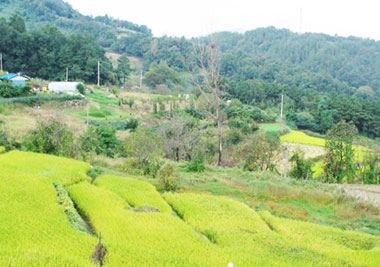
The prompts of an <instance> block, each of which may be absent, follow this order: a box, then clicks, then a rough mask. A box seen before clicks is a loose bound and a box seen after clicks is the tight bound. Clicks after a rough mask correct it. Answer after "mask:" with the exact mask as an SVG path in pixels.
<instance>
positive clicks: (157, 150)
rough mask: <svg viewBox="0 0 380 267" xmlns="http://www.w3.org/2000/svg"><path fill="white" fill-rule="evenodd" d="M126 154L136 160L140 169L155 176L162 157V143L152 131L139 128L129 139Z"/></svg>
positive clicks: (125, 149)
mask: <svg viewBox="0 0 380 267" xmlns="http://www.w3.org/2000/svg"><path fill="white" fill-rule="evenodd" d="M124 153H125V155H126V156H128V157H132V158H136V159H137V161H138V165H139V168H140V169H145V170H146V171H145V172H147V174H152V175H153V176H154V175H155V172H156V171H155V169H156V166H157V162H158V159H159V157H160V156H161V155H162V143H161V140H160V139H159V138H158V137H157V136H156V135H155V134H153V133H152V132H151V131H150V130H148V129H142V128H138V129H137V131H136V132H134V133H132V134H131V135H130V136H128V137H127V139H126V142H125V146H124Z"/></svg>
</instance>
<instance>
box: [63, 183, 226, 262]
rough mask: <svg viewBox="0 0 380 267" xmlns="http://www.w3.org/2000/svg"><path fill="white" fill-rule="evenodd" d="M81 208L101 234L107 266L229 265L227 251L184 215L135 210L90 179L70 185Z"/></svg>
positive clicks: (73, 196) (70, 189) (71, 194)
mask: <svg viewBox="0 0 380 267" xmlns="http://www.w3.org/2000/svg"><path fill="white" fill-rule="evenodd" d="M68 190H69V193H70V196H71V197H72V199H73V200H74V202H75V203H76V204H77V206H78V207H79V209H80V210H81V211H82V212H83V213H84V214H85V215H86V216H87V217H88V218H89V219H90V221H91V223H92V225H93V227H94V228H95V231H96V232H97V233H101V235H102V238H103V243H104V244H105V245H106V246H107V250H108V252H107V256H106V262H105V265H107V266H227V264H228V259H227V256H226V255H225V253H223V251H222V250H221V249H220V248H218V247H217V246H216V245H214V244H212V243H211V242H208V241H207V240H205V239H203V238H202V237H201V235H199V234H198V233H196V232H195V231H194V230H193V229H192V228H191V227H189V226H188V225H186V224H185V223H184V222H183V221H182V220H181V219H180V218H178V217H176V216H173V215H169V214H167V213H161V212H147V213H145V212H141V213H140V212H139V213H137V212H134V211H132V210H129V209H128V208H127V203H126V202H125V201H124V200H123V199H122V198H121V197H120V196H118V195H117V194H115V193H113V192H111V191H108V190H106V189H105V188H103V187H97V186H94V185H91V184H89V183H87V182H82V183H79V184H75V185H72V186H70V187H69V188H68Z"/></svg>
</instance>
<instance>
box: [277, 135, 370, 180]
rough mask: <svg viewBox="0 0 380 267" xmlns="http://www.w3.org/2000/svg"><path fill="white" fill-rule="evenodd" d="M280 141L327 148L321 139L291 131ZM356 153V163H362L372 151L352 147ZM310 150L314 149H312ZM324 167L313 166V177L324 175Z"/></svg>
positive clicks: (318, 162) (315, 164) (316, 163)
mask: <svg viewBox="0 0 380 267" xmlns="http://www.w3.org/2000/svg"><path fill="white" fill-rule="evenodd" d="M280 140H281V141H282V142H290V143H295V144H302V145H310V146H319V147H325V144H326V140H325V139H324V138H321V137H315V136H310V135H307V134H306V133H304V132H301V131H294V130H292V131H290V133H288V134H285V135H282V136H281V137H280ZM352 147H353V149H354V152H355V156H354V157H355V160H356V161H362V160H363V158H364V155H365V154H366V153H368V152H369V151H370V150H369V149H368V148H366V147H364V146H362V145H355V144H354V145H352ZM309 149H313V148H312V147H310V148H309ZM323 167H324V164H323V162H322V161H316V162H315V163H314V164H313V166H312V170H313V172H314V173H313V177H314V178H318V177H320V176H321V175H322V174H323Z"/></svg>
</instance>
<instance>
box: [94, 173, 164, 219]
mask: <svg viewBox="0 0 380 267" xmlns="http://www.w3.org/2000/svg"><path fill="white" fill-rule="evenodd" d="M94 184H95V185H96V186H100V187H103V188H105V189H108V190H110V191H112V192H114V193H116V194H117V195H119V196H120V197H121V198H122V199H124V200H125V201H126V202H127V203H128V204H129V205H130V206H132V207H137V206H142V205H149V206H153V207H155V208H157V209H159V210H160V212H166V213H172V209H171V208H170V206H169V205H168V204H167V203H166V201H165V200H164V199H163V198H162V197H161V195H160V194H159V193H158V192H157V191H156V188H155V187H154V186H153V185H152V184H150V183H147V182H144V181H141V180H137V179H133V178H128V177H121V176H115V175H102V176H100V177H98V178H97V179H96V180H95V183H94Z"/></svg>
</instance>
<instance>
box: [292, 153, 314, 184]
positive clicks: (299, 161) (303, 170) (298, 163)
mask: <svg viewBox="0 0 380 267" xmlns="http://www.w3.org/2000/svg"><path fill="white" fill-rule="evenodd" d="M290 161H291V162H295V165H294V167H293V168H292V170H291V171H290V173H289V175H290V177H293V178H296V179H310V178H312V177H313V171H312V169H311V167H312V166H313V162H312V161H311V160H307V159H305V155H304V153H302V152H301V151H296V152H295V153H294V154H293V156H292V157H291V158H290Z"/></svg>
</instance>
